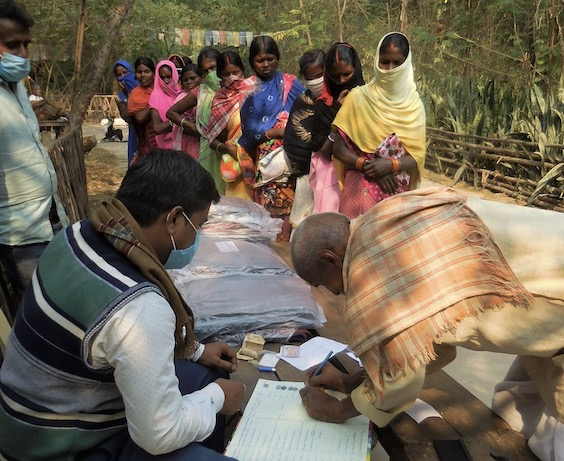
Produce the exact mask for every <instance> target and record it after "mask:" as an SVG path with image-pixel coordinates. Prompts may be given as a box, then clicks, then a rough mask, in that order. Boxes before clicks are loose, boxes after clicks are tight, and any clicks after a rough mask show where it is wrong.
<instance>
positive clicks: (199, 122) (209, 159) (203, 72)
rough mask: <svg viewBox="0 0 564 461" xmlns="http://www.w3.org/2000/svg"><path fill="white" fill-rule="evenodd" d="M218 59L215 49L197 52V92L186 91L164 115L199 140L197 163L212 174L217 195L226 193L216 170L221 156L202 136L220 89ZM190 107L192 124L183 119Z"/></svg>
mask: <svg viewBox="0 0 564 461" xmlns="http://www.w3.org/2000/svg"><path fill="white" fill-rule="evenodd" d="M218 57H219V51H217V50H216V49H215V48H212V47H206V48H204V49H202V51H200V54H199V55H198V70H197V73H198V75H199V76H200V78H201V82H200V84H199V87H198V92H197V93H196V94H194V93H192V92H188V93H187V94H186V96H185V97H184V98H183V99H181V100H180V101H177V102H176V103H175V104H174V105H173V106H172V107H171V108H170V109H169V110H168V112H167V114H166V115H167V117H168V119H169V120H170V121H171V122H172V123H173V124H176V125H180V126H182V128H183V130H184V133H185V134H187V135H190V136H194V137H197V138H198V143H199V147H198V155H197V160H198V163H199V164H200V165H202V166H203V167H204V168H205V169H206V171H208V172H209V173H210V174H211V175H212V178H213V180H214V182H215V187H217V190H218V191H219V193H220V194H225V182H224V181H223V179H222V178H221V173H220V171H219V165H220V161H221V156H220V155H219V154H218V153H217V152H216V151H215V150H214V149H212V148H211V147H210V144H209V142H208V139H207V138H206V137H205V136H202V133H206V132H207V131H208V119H209V116H210V112H211V104H212V101H213V97H214V95H215V92H216V91H217V89H218V88H219V78H218V77H217V73H216V66H217V58H218ZM192 108H195V109H196V113H195V119H194V121H192V120H191V118H189V117H187V116H183V114H185V113H186V112H188V111H190V110H192Z"/></svg>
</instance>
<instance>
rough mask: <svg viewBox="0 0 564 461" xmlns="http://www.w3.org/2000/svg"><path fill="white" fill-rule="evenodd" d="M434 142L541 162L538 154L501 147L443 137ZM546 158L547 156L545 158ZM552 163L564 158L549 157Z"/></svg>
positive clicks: (434, 137)
mask: <svg viewBox="0 0 564 461" xmlns="http://www.w3.org/2000/svg"><path fill="white" fill-rule="evenodd" d="M431 139H432V140H434V141H439V142H444V143H447V144H456V145H458V146H460V147H466V148H469V149H477V150H481V151H482V150H484V151H487V152H491V153H498V154H501V155H507V156H510V157H513V158H515V157H517V156H518V158H530V157H535V158H540V159H541V161H542V160H543V156H542V155H541V154H540V153H538V152H526V153H522V152H520V151H517V150H515V149H507V148H503V147H495V146H486V145H484V144H473V143H470V142H464V141H459V140H456V141H454V140H452V139H448V138H443V137H439V136H433V137H432V138H431ZM429 147H430V148H439V147H440V146H434V145H432V144H431V146H429ZM545 157H547V156H545ZM549 160H551V161H553V162H556V163H560V162H564V156H560V157H558V156H551V157H550V159H549Z"/></svg>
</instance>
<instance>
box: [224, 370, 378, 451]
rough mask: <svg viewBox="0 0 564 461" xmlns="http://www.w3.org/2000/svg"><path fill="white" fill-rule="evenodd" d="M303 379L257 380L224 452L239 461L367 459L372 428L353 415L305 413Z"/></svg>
mask: <svg viewBox="0 0 564 461" xmlns="http://www.w3.org/2000/svg"><path fill="white" fill-rule="evenodd" d="M303 386H304V384H303V383H299V382H290V381H269V380H265V379H260V380H259V381H258V382H257V385H256V387H255V389H254V391H253V394H252V396H251V398H250V400H249V403H248V404H247V406H246V408H245V413H244V415H243V416H242V418H241V420H240V421H239V424H238V425H237V428H236V429H235V433H234V434H233V437H232V439H231V442H229V445H228V446H227V449H226V451H225V454H226V455H228V456H232V457H234V458H237V459H238V460H239V461H265V460H268V461H296V460H298V459H307V460H308V461H343V460H347V461H367V460H370V442H371V440H370V433H371V426H370V421H369V420H368V418H366V417H364V416H357V417H355V418H352V419H350V420H348V421H347V422H346V423H344V424H333V423H325V422H322V421H318V420H316V419H313V418H311V417H309V416H308V414H307V413H306V410H305V408H304V407H303V405H302V400H301V397H300V394H299V390H300V389H301V388H302V387H303Z"/></svg>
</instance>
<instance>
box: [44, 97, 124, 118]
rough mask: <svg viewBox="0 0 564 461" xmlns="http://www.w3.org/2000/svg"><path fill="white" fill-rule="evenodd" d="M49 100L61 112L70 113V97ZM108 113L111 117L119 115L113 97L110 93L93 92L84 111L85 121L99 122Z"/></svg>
mask: <svg viewBox="0 0 564 461" xmlns="http://www.w3.org/2000/svg"><path fill="white" fill-rule="evenodd" d="M49 100H50V101H53V103H54V104H55V105H56V106H57V107H58V108H59V109H60V110H61V112H62V113H64V114H69V113H70V109H71V99H70V97H69V96H58V97H53V98H49ZM108 115H111V116H112V117H113V118H117V117H120V113H119V109H118V106H117V103H116V100H115V97H114V96H113V95H111V94H95V95H94V96H92V99H91V100H90V105H89V106H88V110H87V111H86V121H88V122H99V121H100V120H102V119H103V118H106V117H107V116H108Z"/></svg>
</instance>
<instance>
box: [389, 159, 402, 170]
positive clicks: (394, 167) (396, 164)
mask: <svg viewBox="0 0 564 461" xmlns="http://www.w3.org/2000/svg"><path fill="white" fill-rule="evenodd" d="M390 160H391V162H392V173H397V172H398V171H399V169H400V165H401V164H400V161H399V160H398V159H397V158H391V159H390Z"/></svg>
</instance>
